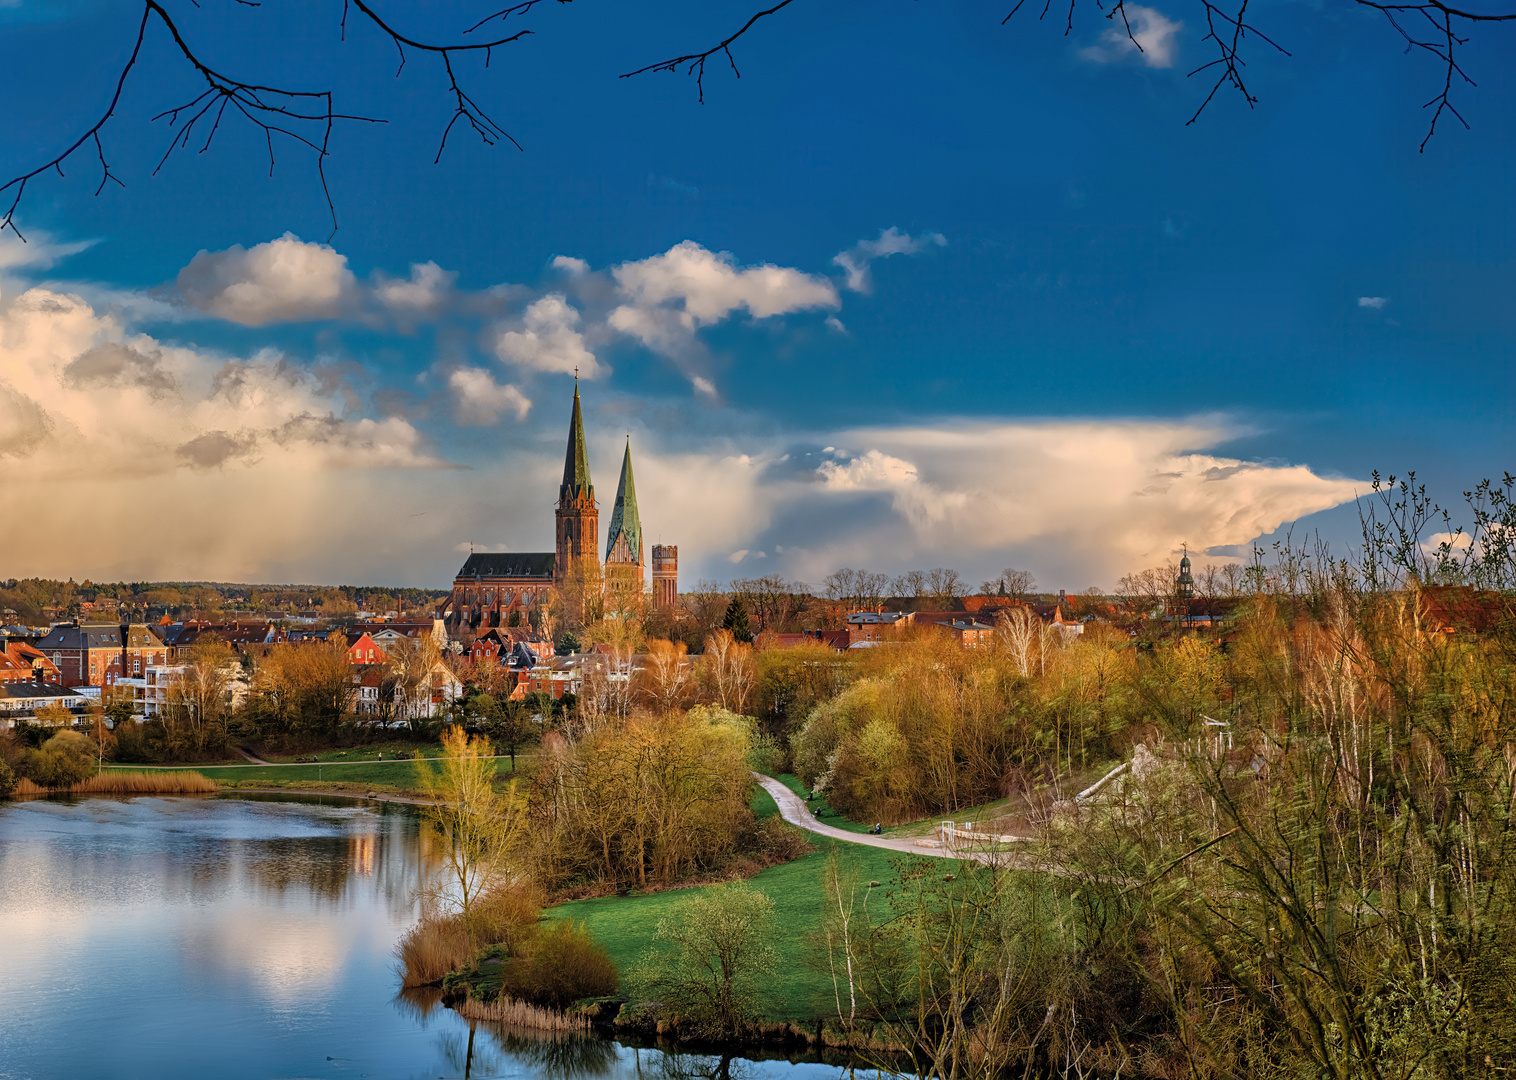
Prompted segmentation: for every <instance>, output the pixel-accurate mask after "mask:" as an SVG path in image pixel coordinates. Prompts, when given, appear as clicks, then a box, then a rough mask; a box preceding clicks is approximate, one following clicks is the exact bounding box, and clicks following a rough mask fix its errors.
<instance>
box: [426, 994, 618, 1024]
mask: <svg viewBox="0 0 1516 1080" xmlns="http://www.w3.org/2000/svg"><path fill="white" fill-rule="evenodd" d="M453 1011H454V1012H456V1013H457V1014H458V1015H459V1016H461V1017H463V1018H464V1019H465V1020H488V1021H490V1022H491V1023H495V1024H508V1025H510V1026H511V1027H523V1028H532V1029H533V1030H535V1031H562V1032H580V1031H588V1030H589V1029H590V1022H589V1019H588V1018H587V1017H583V1016H569V1015H567V1014H565V1013H561V1012H559V1011H558V1010H556V1009H544V1008H542V1007H540V1006H537V1005H528V1004H527V1003H526V1002H524V1001H517V1000H516V999H514V998H501V999H500V1000H499V1001H474V1000H472V999H470V1000H468V1001H460V1002H459V1003H458V1004H457V1005H454V1006H453Z"/></svg>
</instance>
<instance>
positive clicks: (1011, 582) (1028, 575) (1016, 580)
mask: <svg viewBox="0 0 1516 1080" xmlns="http://www.w3.org/2000/svg"><path fill="white" fill-rule="evenodd" d="M1000 581H1001V583H1002V584H1004V585H1005V594H1006V595H1007V596H1009V597H1011V598H1012V599H1015V600H1025V599H1026V598H1027V597H1028V596H1030V595H1031V592H1032V590H1033V589H1035V588H1036V587H1037V576H1036V575H1035V574H1033V573H1032V572H1031V571H1030V570H1002V571H1000Z"/></svg>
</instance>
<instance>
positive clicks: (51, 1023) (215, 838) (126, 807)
mask: <svg viewBox="0 0 1516 1080" xmlns="http://www.w3.org/2000/svg"><path fill="white" fill-rule="evenodd" d="M418 820H419V819H418V817H417V814H416V813H415V811H414V810H413V809H411V808H409V807H405V806H400V805H396V804H386V803H372V802H360V801H354V800H339V799H335V798H333V799H310V798H294V797H286V796H268V797H238V798H230V797H212V798H204V797H200V798H133V799H117V798H99V799H79V800H70V801H61V800H52V799H39V800H32V801H23V802H0V1080H53V1078H58V1080H93V1078H100V1080H114V1078H122V1080H135V1078H142V1080H174V1078H179V1077H185V1078H189V1077H195V1078H203V1077H216V1078H225V1080H240V1078H258V1080H265V1078H280V1080H283V1078H290V1080H293V1078H322V1080H325V1078H330V1080H346V1078H358V1077H376V1078H388V1077H393V1078H416V1080H433V1078H438V1077H446V1078H452V1077H463V1076H465V1075H467V1076H469V1077H470V1078H471V1080H472V1078H474V1077H479V1078H485V1077H494V1076H501V1077H528V1076H532V1077H535V1076H541V1077H551V1078H553V1080H577V1078H580V1077H583V1078H590V1077H606V1078H617V1077H622V1076H626V1077H632V1076H638V1077H660V1076H663V1077H670V1078H672V1077H696V1076H710V1075H725V1074H726V1073H730V1075H732V1076H734V1077H736V1076H747V1077H753V1078H755V1080H758V1078H765V1080H766V1078H779V1077H783V1078H785V1080H821V1078H823V1077H824V1078H827V1080H831V1078H834V1077H836V1076H837V1075H838V1071H839V1070H838V1069H836V1068H835V1067H831V1066H825V1065H820V1064H799V1065H793V1064H790V1063H788V1062H783V1061H766V1062H751V1061H743V1060H736V1061H731V1062H727V1063H725V1066H726V1068H725V1070H723V1063H722V1062H720V1061H718V1060H715V1059H709V1058H704V1057H700V1056H692V1055H682V1054H663V1053H660V1052H658V1051H651V1050H640V1051H639V1050H634V1049H632V1048H629V1047H624V1046H621V1045H620V1044H618V1043H615V1042H611V1041H607V1040H600V1039H571V1040H561V1039H560V1040H553V1039H543V1038H540V1037H537V1036H535V1035H533V1034H532V1033H529V1032H519V1031H518V1032H505V1031H501V1030H499V1029H492V1028H490V1027H489V1026H488V1025H475V1029H476V1030H474V1031H473V1032H471V1031H470V1025H469V1023H468V1022H467V1021H464V1020H461V1019H459V1018H458V1016H457V1015H456V1014H454V1013H453V1012H452V1011H451V1010H449V1009H444V1008H438V1007H435V1005H434V1003H433V1002H431V1001H430V1000H427V999H425V998H421V999H413V1000H410V1001H407V1000H404V999H401V998H399V997H398V996H397V992H398V988H399V979H398V977H397V976H396V974H395V959H394V948H395V943H396V941H397V940H398V939H399V937H400V935H401V934H402V933H403V932H404V931H405V930H406V929H407V928H408V927H409V926H410V925H411V923H412V922H413V921H414V920H415V917H416V899H415V894H416V887H417V883H418V882H419V881H420V880H421V876H422V875H423V874H424V873H426V872H427V866H428V859H427V851H426V850H425V844H424V842H423V839H422V837H421V835H420V831H419V829H418ZM471 1036H472V1037H471Z"/></svg>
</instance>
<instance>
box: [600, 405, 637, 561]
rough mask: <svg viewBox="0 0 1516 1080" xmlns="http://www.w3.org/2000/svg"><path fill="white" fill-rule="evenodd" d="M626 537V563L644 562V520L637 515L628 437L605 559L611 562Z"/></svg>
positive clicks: (630, 445) (635, 490)
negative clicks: (619, 542)
mask: <svg viewBox="0 0 1516 1080" xmlns="http://www.w3.org/2000/svg"><path fill="white" fill-rule="evenodd" d="M622 536H625V537H626V551H627V553H628V554H629V555H630V556H631V557H630V558H629V559H626V560H618V561H626V562H637V563H640V562H641V561H642V519H641V517H639V516H638V514H637V484H636V482H635V481H634V480H633V479H632V439H631V436H630V435H628V436H627V440H626V456H625V457H623V458H622V459H621V483H620V484H618V485H617V487H616V505H615V508H614V509H612V510H611V527H610V531H609V533H607V535H606V541H605V558H606V561H607V562H609V561H610V560H611V553H612V552H613V551H615V550H616V540H617V539H618V538H619V537H622Z"/></svg>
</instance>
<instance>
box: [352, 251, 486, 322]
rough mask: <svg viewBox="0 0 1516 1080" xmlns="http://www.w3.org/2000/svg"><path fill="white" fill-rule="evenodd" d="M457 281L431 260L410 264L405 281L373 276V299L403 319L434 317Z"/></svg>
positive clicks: (455, 276) (381, 275) (453, 272)
mask: <svg viewBox="0 0 1516 1080" xmlns="http://www.w3.org/2000/svg"><path fill="white" fill-rule="evenodd" d="M339 258H340V256H339ZM457 280H458V274H457V273H456V272H455V271H451V270H444V269H442V267H440V266H438V265H437V264H436V263H434V262H432V261H431V260H427V261H426V262H424V263H412V264H411V276H410V277H409V278H408V279H407V278H392V277H388V276H386V275H384V274H376V275H374V298H375V299H376V300H378V301H379V303H381V304H383V305H384V306H385V307H386V308H388V309H389V310H390V311H392V312H394V313H395V314H397V315H400V316H402V317H405V316H425V315H435V314H436V313H437V312H438V311H439V310H441V308H442V306H443V304H444V303H446V301H447V298H448V295H449V294H450V293H451V292H452V291H453V283H454V282H455V281H457Z"/></svg>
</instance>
